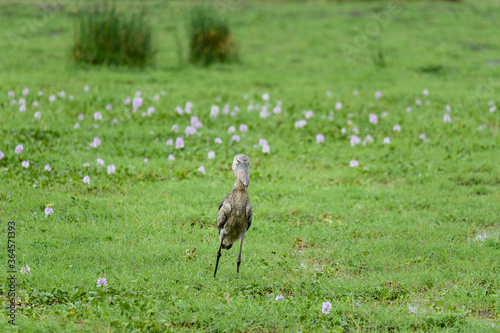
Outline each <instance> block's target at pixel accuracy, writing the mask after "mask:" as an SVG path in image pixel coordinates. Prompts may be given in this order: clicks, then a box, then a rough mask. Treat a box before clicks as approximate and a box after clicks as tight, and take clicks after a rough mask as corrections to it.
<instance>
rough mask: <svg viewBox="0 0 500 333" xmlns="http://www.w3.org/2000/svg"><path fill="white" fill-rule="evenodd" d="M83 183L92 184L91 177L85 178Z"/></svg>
mask: <svg viewBox="0 0 500 333" xmlns="http://www.w3.org/2000/svg"><path fill="white" fill-rule="evenodd" d="M83 183H84V184H90V177H89V176H85V177H83Z"/></svg>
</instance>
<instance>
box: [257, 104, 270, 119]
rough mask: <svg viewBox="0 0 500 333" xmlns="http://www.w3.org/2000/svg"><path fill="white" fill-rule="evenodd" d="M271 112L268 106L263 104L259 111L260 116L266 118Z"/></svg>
mask: <svg viewBox="0 0 500 333" xmlns="http://www.w3.org/2000/svg"><path fill="white" fill-rule="evenodd" d="M270 115H271V114H270V113H268V112H267V107H265V106H263V107H262V110H261V111H260V113H259V117H261V118H262V119H266V118H268V117H269V116H270Z"/></svg>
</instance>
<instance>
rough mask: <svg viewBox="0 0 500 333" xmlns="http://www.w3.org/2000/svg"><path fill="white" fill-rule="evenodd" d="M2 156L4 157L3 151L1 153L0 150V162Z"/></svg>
mask: <svg viewBox="0 0 500 333" xmlns="http://www.w3.org/2000/svg"><path fill="white" fill-rule="evenodd" d="M4 156H5V155H4V153H3V151H1V150H0V160H1V159H2V158H3V157H4Z"/></svg>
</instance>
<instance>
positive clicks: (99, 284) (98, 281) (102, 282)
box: [97, 277, 108, 287]
mask: <svg viewBox="0 0 500 333" xmlns="http://www.w3.org/2000/svg"><path fill="white" fill-rule="evenodd" d="M107 284H108V281H107V280H106V278H105V277H104V278H99V279H97V286H98V287H100V286H102V285H104V286H107Z"/></svg>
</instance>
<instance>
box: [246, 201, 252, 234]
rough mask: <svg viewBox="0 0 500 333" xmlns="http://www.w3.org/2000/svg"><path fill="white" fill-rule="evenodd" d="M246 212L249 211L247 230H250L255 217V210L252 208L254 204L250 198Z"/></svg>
mask: <svg viewBox="0 0 500 333" xmlns="http://www.w3.org/2000/svg"><path fill="white" fill-rule="evenodd" d="M246 213H247V222H248V228H247V230H248V229H250V226H251V225H252V218H253V210H252V205H250V200H248V201H247V207H246Z"/></svg>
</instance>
